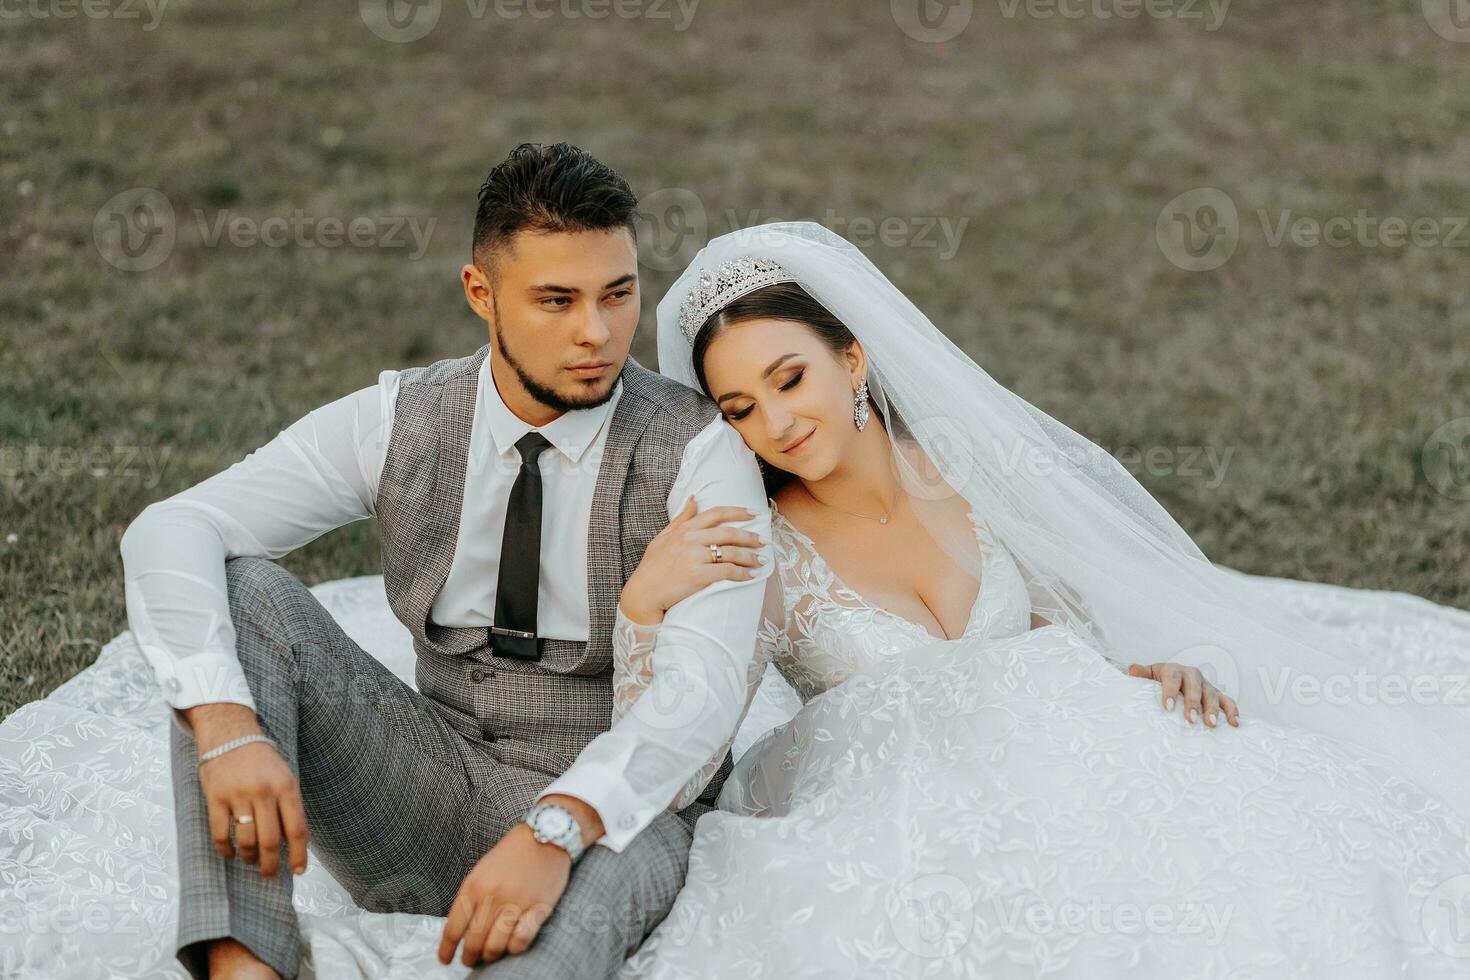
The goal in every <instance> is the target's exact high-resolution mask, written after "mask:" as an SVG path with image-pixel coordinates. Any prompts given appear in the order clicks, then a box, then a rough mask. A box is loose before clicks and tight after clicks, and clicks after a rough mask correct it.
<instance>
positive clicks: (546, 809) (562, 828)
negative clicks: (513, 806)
mask: <svg viewBox="0 0 1470 980" xmlns="http://www.w3.org/2000/svg"><path fill="white" fill-rule="evenodd" d="M521 819H522V821H523V822H524V823H527V824H529V825H530V827H531V835H532V836H533V837H535V838H536V839H537V840H538V841H540V842H541V843H543V844H555V845H556V846H557V847H560V848H561V849H562V850H564V851H566V852H567V853H568V854H570V855H571V856H572V863H573V864H575V863H576V862H577V858H579V857H581V856H582V851H583V850H584V848H583V847H582V826H581V824H579V823H577V818H576V817H575V816H573V815H572V811H571V810H568V809H567V808H566V807H564V806H562V805H561V804H560V803H537V804H536V805H535V806H533V807H531V809H529V810H527V811H526V815H525V816H524V817H523V818H521Z"/></svg>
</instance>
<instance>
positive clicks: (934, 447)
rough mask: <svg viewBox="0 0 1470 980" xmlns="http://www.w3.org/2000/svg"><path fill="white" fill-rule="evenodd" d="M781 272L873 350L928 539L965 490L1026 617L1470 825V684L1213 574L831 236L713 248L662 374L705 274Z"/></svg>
mask: <svg viewBox="0 0 1470 980" xmlns="http://www.w3.org/2000/svg"><path fill="white" fill-rule="evenodd" d="M746 257H749V258H763V259H769V260H771V261H774V262H776V263H778V264H779V265H780V266H781V267H782V268H783V269H784V270H785V271H786V272H787V273H788V274H789V275H790V276H791V277H792V278H793V279H795V280H796V281H797V283H798V284H799V285H801V286H802V287H803V288H804V289H806V291H807V292H809V293H810V294H811V295H812V296H813V297H814V298H815V299H817V300H818V301H819V302H820V303H822V305H823V306H825V307H826V308H827V309H828V310H830V311H831V312H832V313H833V315H835V316H837V317H838V318H839V319H841V320H842V322H843V323H845V324H846V325H847V327H848V328H849V329H850V330H851V331H852V333H853V335H854V336H856V337H857V339H858V341H859V342H860V343H861V344H862V346H863V348H864V350H865V351H866V352H867V355H868V362H869V365H870V369H869V378H868V385H869V388H870V390H871V391H872V393H873V397H874V400H875V402H876V404H877V406H878V409H879V411H880V413H881V415H882V417H883V419H884V420H885V424H886V425H887V428H888V431H889V432H890V434H893V435H895V436H898V437H899V438H901V439H904V440H908V441H910V442H911V443H912V444H915V445H917V446H918V447H919V448H920V449H922V450H923V455H924V456H926V457H927V458H928V460H929V461H932V463H933V466H932V467H916V466H914V465H913V464H912V462H911V460H910V457H909V456H908V455H906V454H903V453H899V452H894V453H893V455H892V464H893V466H894V469H895V472H896V473H897V474H898V476H899V479H900V481H901V483H902V485H903V487H904V490H905V492H906V493H907V494H908V496H909V500H910V502H911V503H912V504H913V506H914V509H915V511H916V513H918V514H919V516H920V519H921V520H922V521H923V522H924V524H925V526H926V527H928V528H930V529H931V531H933V532H934V538H935V540H936V541H937V542H938V543H940V544H941V546H944V547H946V549H947V550H949V551H950V552H951V557H952V558H953V559H954V560H955V561H956V562H957V563H959V564H961V565H962V566H965V567H967V568H968V570H969V571H970V572H971V574H974V575H976V577H978V576H979V571H978V568H976V567H974V566H975V562H974V559H973V556H971V555H970V554H969V553H968V552H967V551H964V550H962V549H959V548H958V547H951V543H950V541H949V540H948V539H947V538H946V537H945V535H943V534H942V533H939V532H938V531H937V530H936V529H937V528H938V527H939V526H940V525H939V523H938V513H939V511H938V509H937V505H938V503H939V502H940V501H942V500H943V499H945V498H946V497H947V496H949V495H952V494H955V493H958V494H960V495H962V496H963V497H964V498H965V500H966V502H967V503H968V505H969V507H970V509H971V510H972V511H973V512H974V513H975V514H976V515H977V516H979V517H981V518H983V519H984V520H985V521H986V522H987V523H988V524H989V525H990V527H991V529H992V530H993V531H994V532H995V534H996V535H997V536H998V537H999V538H1000V540H1001V541H1002V542H1003V543H1004V545H1005V546H1006V547H1007V548H1008V549H1009V550H1010V551H1011V553H1012V555H1013V556H1014V557H1015V559H1016V560H1017V562H1018V564H1019V566H1020V567H1021V569H1022V570H1023V573H1024V574H1025V575H1026V576H1027V581H1028V588H1029V590H1030V592H1031V598H1032V603H1033V608H1034V610H1035V611H1036V612H1037V614H1038V615H1040V616H1042V617H1043V618H1045V619H1046V620H1047V621H1048V622H1050V623H1053V624H1056V625H1058V626H1061V627H1064V628H1066V629H1069V630H1071V631H1072V632H1074V633H1076V634H1078V635H1079V636H1081V637H1082V638H1083V639H1084V640H1086V641H1087V642H1088V643H1089V644H1090V645H1091V646H1092V647H1093V648H1094V649H1096V650H1097V651H1098V653H1099V654H1100V655H1102V656H1104V657H1106V658H1107V659H1109V660H1110V661H1112V662H1113V663H1115V664H1118V665H1119V666H1120V669H1126V665H1127V664H1128V663H1130V662H1140V663H1153V662H1158V661H1166V660H1171V661H1175V662H1178V663H1185V664H1191V665H1194V666H1198V667H1200V668H1201V669H1202V670H1203V671H1204V672H1205V673H1206V674H1207V676H1210V677H1211V678H1212V679H1213V680H1214V681H1215V683H1216V684H1217V685H1218V686H1220V687H1221V688H1222V689H1224V690H1225V691H1226V692H1227V693H1229V694H1231V695H1233V696H1235V697H1236V699H1237V700H1238V701H1239V703H1240V708H1241V724H1242V725H1247V724H1249V723H1250V720H1251V719H1252V718H1262V719H1266V720H1270V721H1273V722H1276V723H1279V724H1282V725H1288V726H1296V727H1302V728H1307V729H1311V730H1314V731H1318V732H1321V733H1323V734H1325V735H1328V736H1331V737H1333V738H1336V739H1341V740H1346V741H1348V742H1350V743H1352V744H1354V745H1356V746H1358V747H1360V748H1361V749H1362V750H1363V751H1364V752H1365V753H1369V754H1372V753H1378V754H1382V755H1386V756H1387V757H1389V758H1390V759H1391V760H1392V761H1393V763H1394V764H1395V765H1396V766H1397V768H1398V769H1399V771H1401V772H1403V773H1404V775H1405V776H1408V777H1410V778H1412V779H1414V781H1415V782H1416V783H1418V784H1420V785H1421V786H1422V787H1424V788H1425V789H1428V790H1431V791H1434V792H1437V793H1438V795H1439V797H1440V798H1441V799H1443V800H1444V801H1445V802H1446V803H1447V804H1449V805H1450V806H1451V807H1453V808H1454V809H1455V811H1456V812H1457V813H1458V814H1460V815H1461V816H1462V817H1464V818H1465V819H1470V772H1467V767H1466V765H1465V762H1464V760H1465V751H1466V747H1467V746H1470V689H1467V687H1466V685H1465V678H1464V677H1455V676H1444V675H1443V674H1440V673H1435V672H1433V671H1432V670H1429V669H1426V670H1425V672H1424V676H1417V677H1407V678H1406V677H1403V676H1401V675H1393V676H1389V675H1386V674H1381V673H1380V674H1375V670H1376V669H1378V668H1376V667H1375V664H1377V663H1378V662H1379V660H1380V658H1378V657H1375V655H1374V652H1373V651H1370V650H1363V649H1359V648H1356V647H1353V646H1349V645H1347V643H1346V642H1345V640H1344V639H1343V638H1342V637H1341V636H1339V635H1335V634H1334V633H1333V632H1332V631H1331V630H1329V629H1327V628H1325V627H1323V626H1321V625H1319V624H1317V623H1314V622H1312V621H1310V620H1308V619H1306V618H1304V617H1302V616H1300V615H1298V614H1296V613H1294V612H1291V611H1290V610H1288V609H1286V608H1285V607H1283V606H1281V605H1280V604H1278V603H1276V602H1274V601H1273V600H1272V599H1271V598H1269V597H1268V596H1267V595H1266V594H1265V593H1264V591H1263V590H1262V589H1261V588H1260V587H1259V585H1258V584H1257V583H1255V582H1253V581H1252V580H1251V579H1250V578H1249V577H1248V576H1243V575H1240V574H1239V573H1236V572H1234V571H1232V570H1230V569H1227V568H1223V567H1220V566H1216V565H1214V564H1212V563H1211V562H1210V561H1209V560H1208V559H1207V558H1206V557H1205V556H1204V554H1203V553H1202V552H1201V551H1200V549H1199V548H1198V547H1197V546H1196V545H1195V543H1194V541H1193V540H1192V539H1191V538H1190V537H1189V535H1188V534H1187V533H1186V532H1185V531H1184V530H1183V528H1181V527H1180V526H1179V525H1178V523H1177V522H1175V520H1174V519H1173V518H1172V517H1170V516H1169V514H1168V513H1167V512H1166V511H1165V510H1164V509H1163V507H1161V506H1160V505H1159V503H1158V502H1157V501H1156V500H1154V499H1153V497H1152V496H1150V494H1149V493H1148V492H1147V491H1146V490H1145V489H1144V488H1143V487H1142V486H1141V485H1140V484H1139V483H1138V481H1137V480H1136V479H1134V477H1133V476H1132V475H1131V474H1130V473H1129V472H1128V471H1127V470H1126V469H1125V468H1124V467H1123V466H1122V465H1121V464H1119V463H1118V461H1117V460H1115V459H1114V458H1113V457H1112V456H1111V455H1109V454H1108V453H1107V452H1106V451H1105V450H1103V449H1102V448H1101V447H1099V446H1098V445H1096V444H1094V443H1093V442H1091V441H1089V440H1088V439H1086V438H1084V437H1083V436H1081V435H1079V434H1077V433H1076V432H1074V431H1072V430H1071V429H1070V428H1068V427H1067V426H1066V425H1063V424H1062V423H1061V422H1058V421H1057V420H1056V419H1053V418H1052V417H1051V416H1049V415H1047V414H1046V413H1045V412H1044V411H1042V410H1041V409H1039V408H1037V407H1036V406H1034V405H1032V404H1030V403H1029V402H1027V401H1026V400H1025V399H1023V398H1021V397H1019V396H1017V395H1016V394H1014V393H1013V392H1011V391H1009V390H1008V389H1006V388H1005V387H1004V386H1003V385H1001V384H999V383H997V382H996V381H995V380H994V379H993V378H991V377H990V375H989V374H987V373H986V372H985V371H984V370H983V369H982V368H981V367H980V366H979V365H977V364H976V363H975V362H974V361H973V360H971V359H970V358H969V357H968V356H967V355H966V354H965V353H964V351H962V350H960V348H959V347H957V346H956V345H955V344H954V343H952V342H951V341H950V340H949V339H948V338H947V337H946V336H945V335H944V333H943V332H941V331H940V330H939V329H938V328H937V327H935V325H934V324H933V323H931V322H930V321H929V319H928V318H927V317H926V316H925V315H924V314H923V313H922V312H921V311H920V310H919V309H918V308H917V307H916V306H915V305H914V304H913V303H911V302H909V300H908V299H907V298H906V297H905V296H904V295H903V294H902V293H901V292H900V291H899V290H898V289H897V288H896V287H895V286H894V285H893V284H892V283H891V282H889V281H888V279H887V278H886V277H885V276H884V275H883V274H882V273H881V272H880V271H879V270H878V269H877V267H876V266H874V265H873V264H872V263H871V262H870V261H869V260H868V259H867V258H866V257H865V256H864V255H863V254H862V253H861V252H860V251H858V249H857V248H855V247H854V246H853V245H851V244H850V243H849V242H847V241H846V240H844V239H843V238H841V237H840V236H838V235H836V234H834V233H832V232H831V231H829V230H827V229H826V228H824V227H822V226H821V225H818V224H815V223H812V222H784V223H777V224H768V225H760V226H756V227H752V228H747V229H743V230H740V231H736V232H732V233H730V234H727V235H723V236H720V237H719V238H716V239H714V240H713V241H711V242H710V243H709V244H708V245H706V246H705V247H704V248H703V249H702V250H701V251H700V252H699V254H698V255H696V256H695V258H694V261H693V262H692V263H691V264H690V266H689V268H688V269H686V270H685V271H684V273H683V274H682V275H681V276H680V277H679V279H678V280H677V281H676V282H675V283H674V286H673V288H672V289H670V290H669V292H668V294H667V295H665V296H664V298H663V300H662V301H661V302H660V303H659V306H658V357H659V369H660V371H662V372H663V373H664V374H666V375H668V376H670V377H672V378H674V379H676V380H678V381H680V382H682V383H683V384H685V385H688V386H689V387H691V388H695V389H698V387H699V383H698V381H697V380H696V377H695V373H694V366H693V363H692V360H691V355H692V351H691V348H690V344H689V342H688V341H687V340H686V339H685V337H684V335H683V333H682V332H681V331H680V329H679V325H678V319H679V309H680V305H681V303H682V302H683V299H684V297H685V296H686V295H687V294H688V293H689V291H690V290H691V289H692V288H693V287H694V284H695V282H696V280H697V279H698V277H699V276H700V275H701V274H702V273H705V272H709V273H711V274H713V273H714V271H715V270H716V268H717V267H718V266H719V265H720V264H721V263H724V262H726V261H729V260H733V259H740V258H746Z"/></svg>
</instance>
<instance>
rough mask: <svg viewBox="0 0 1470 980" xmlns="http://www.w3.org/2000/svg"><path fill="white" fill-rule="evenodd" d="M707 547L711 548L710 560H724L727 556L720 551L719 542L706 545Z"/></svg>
mask: <svg viewBox="0 0 1470 980" xmlns="http://www.w3.org/2000/svg"><path fill="white" fill-rule="evenodd" d="M705 547H707V548H709V560H710V561H723V560H724V558H725V556H724V554H722V553H721V552H720V546H719V545H717V544H711V545H706V546H705Z"/></svg>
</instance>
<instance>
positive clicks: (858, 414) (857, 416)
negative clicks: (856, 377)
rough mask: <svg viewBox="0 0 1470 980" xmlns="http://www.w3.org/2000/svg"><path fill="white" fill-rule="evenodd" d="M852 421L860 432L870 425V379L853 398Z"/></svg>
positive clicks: (865, 379) (866, 380) (859, 388)
mask: <svg viewBox="0 0 1470 980" xmlns="http://www.w3.org/2000/svg"><path fill="white" fill-rule="evenodd" d="M852 421H853V423H854V424H855V425H856V426H857V427H858V431H859V432H861V431H863V428H864V427H865V426H866V425H867V424H868V379H867V378H864V379H863V383H862V384H861V385H859V386H858V390H857V394H855V395H853V397H852Z"/></svg>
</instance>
